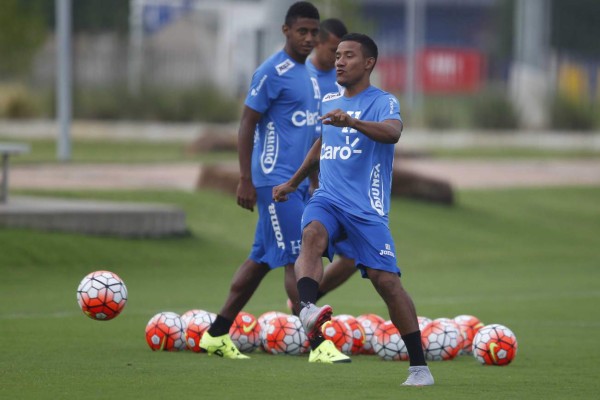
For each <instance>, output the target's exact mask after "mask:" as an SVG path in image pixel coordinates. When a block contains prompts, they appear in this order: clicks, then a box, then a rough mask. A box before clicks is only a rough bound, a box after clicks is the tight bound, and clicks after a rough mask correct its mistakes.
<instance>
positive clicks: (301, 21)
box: [283, 18, 319, 61]
mask: <svg viewBox="0 0 600 400" xmlns="http://www.w3.org/2000/svg"><path fill="white" fill-rule="evenodd" d="M283 33H284V34H285V37H286V45H285V47H286V50H287V51H288V52H289V53H290V55H291V56H292V57H294V58H299V59H301V60H302V61H304V59H306V57H308V55H309V54H310V52H311V51H312V50H313V48H314V47H315V44H316V43H317V36H318V35H319V20H318V19H312V18H297V19H296V21H294V23H293V24H292V25H291V26H288V25H284V26H283Z"/></svg>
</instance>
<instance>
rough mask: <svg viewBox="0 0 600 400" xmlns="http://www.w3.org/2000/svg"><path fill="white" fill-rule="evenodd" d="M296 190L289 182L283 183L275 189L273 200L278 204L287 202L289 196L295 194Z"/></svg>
mask: <svg viewBox="0 0 600 400" xmlns="http://www.w3.org/2000/svg"><path fill="white" fill-rule="evenodd" d="M295 190H296V188H295V187H293V186H292V185H290V184H289V183H287V182H286V183H282V184H281V185H278V186H275V187H274V188H273V200H274V201H276V202H282V201H287V199H288V194H290V193H292V192H294V191H295Z"/></svg>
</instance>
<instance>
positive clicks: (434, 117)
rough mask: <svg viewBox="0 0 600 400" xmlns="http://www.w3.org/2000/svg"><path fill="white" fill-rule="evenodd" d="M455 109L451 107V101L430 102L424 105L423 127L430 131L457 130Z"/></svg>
mask: <svg viewBox="0 0 600 400" xmlns="http://www.w3.org/2000/svg"><path fill="white" fill-rule="evenodd" d="M456 115H457V107H453V104H452V102H451V100H448V101H446V102H431V103H429V104H426V105H425V111H424V122H425V126H427V127H428V128H432V129H453V128H457V127H458V125H459V123H458V121H457V116H456Z"/></svg>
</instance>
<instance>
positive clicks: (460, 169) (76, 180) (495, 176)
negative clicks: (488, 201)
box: [10, 158, 600, 191]
mask: <svg viewBox="0 0 600 400" xmlns="http://www.w3.org/2000/svg"><path fill="white" fill-rule="evenodd" d="M400 165H401V166H402V167H403V168H405V169H407V170H412V171H414V172H417V173H420V174H423V175H427V176H430V177H434V178H438V179H443V180H446V181H448V182H449V183H450V184H451V185H452V186H453V187H454V188H457V189H473V188H506V187H523V186H535V187H539V186H562V185H600V160H537V161H527V160H512V161H511V160H493V161H489V160H486V161H482V160H467V161H465V160H461V161H457V160H432V159H425V158H414V159H412V158H407V159H403V160H400ZM199 174H200V166H199V164H197V163H182V164H147V165H119V164H116V165H115V164H110V165H109V164H85V165H80V164H76V165H56V164H52V165H44V164H41V165H28V166H19V165H16V166H14V167H13V169H12V172H11V178H10V179H11V181H10V187H11V189H165V190H183V191H193V190H194V189H195V187H196V182H197V180H198V177H199Z"/></svg>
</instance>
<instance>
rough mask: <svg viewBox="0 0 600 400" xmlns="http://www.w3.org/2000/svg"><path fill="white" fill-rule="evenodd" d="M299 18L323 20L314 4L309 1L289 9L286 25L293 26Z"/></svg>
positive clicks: (300, 2)
mask: <svg viewBox="0 0 600 400" xmlns="http://www.w3.org/2000/svg"><path fill="white" fill-rule="evenodd" d="M298 18H310V19H316V20H317V21H318V20H320V19H321V16H320V15H319V10H317V7H315V6H314V5H313V4H312V3H310V2H308V1H298V2H296V3H294V4H292V5H291V6H290V8H288V11H287V14H285V24H286V25H287V26H292V25H293V24H294V22H296V20H297V19H298Z"/></svg>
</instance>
